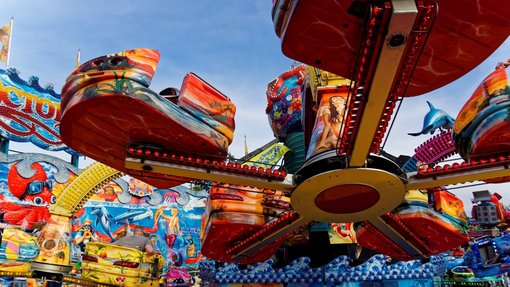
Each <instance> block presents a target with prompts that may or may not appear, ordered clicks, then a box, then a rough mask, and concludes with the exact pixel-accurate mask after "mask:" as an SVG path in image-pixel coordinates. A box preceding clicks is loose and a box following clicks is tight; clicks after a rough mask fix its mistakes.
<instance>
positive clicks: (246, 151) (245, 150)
mask: <svg viewBox="0 0 510 287" xmlns="http://www.w3.org/2000/svg"><path fill="white" fill-rule="evenodd" d="M247 154H249V152H248V144H247V143H246V135H244V155H247Z"/></svg>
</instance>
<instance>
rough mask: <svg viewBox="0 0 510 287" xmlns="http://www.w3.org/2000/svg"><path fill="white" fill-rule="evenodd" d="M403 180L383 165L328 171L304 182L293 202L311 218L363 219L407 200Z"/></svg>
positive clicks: (340, 220) (298, 188)
mask: <svg viewBox="0 0 510 287" xmlns="http://www.w3.org/2000/svg"><path fill="white" fill-rule="evenodd" d="M402 180H403V179H402V178H399V177H398V176H396V175H394V174H392V173H390V172H387V171H384V170H380V169H371V168H349V169H339V170H332V171H327V172H323V173H321V174H318V175H315V176H312V177H310V178H308V179H307V180H305V181H303V182H302V183H300V184H299V186H298V187H297V188H296V189H295V190H294V192H293V193H292V197H291V204H292V207H293V208H294V209H295V210H296V211H297V212H298V213H299V214H300V215H302V216H303V217H304V218H307V219H311V220H317V221H326V222H355V221H363V220H367V219H370V218H375V217H377V216H380V215H382V214H385V213H386V212H388V211H391V210H393V209H394V208H395V207H397V206H398V205H399V204H400V203H401V202H402V201H403V200H404V196H405V193H406V189H405V186H404V183H403V181H402Z"/></svg>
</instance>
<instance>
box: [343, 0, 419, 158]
mask: <svg viewBox="0 0 510 287" xmlns="http://www.w3.org/2000/svg"><path fill="white" fill-rule="evenodd" d="M392 7H393V14H392V15H391V19H390V24H389V27H388V34H387V35H386V43H385V44H384V46H383V47H382V49H381V53H380V55H379V60H378V62H377V67H376V69H375V73H374V78H373V80H372V84H371V86H370V87H365V88H369V94H368V98H367V102H366V104H365V108H364V110H363V115H362V118H361V123H360V127H359V130H358V132H357V134H356V137H355V139H354V147H353V151H352V154H351V157H350V162H349V167H362V166H364V165H365V160H366V157H367V155H368V153H369V150H370V146H371V144H372V140H373V138H374V135H375V132H376V130H377V127H378V125H379V120H380V118H381V115H382V113H383V111H384V107H385V106H386V101H387V100H388V96H389V93H390V91H391V88H392V86H393V83H394V82H395V80H396V79H395V77H396V76H397V72H398V69H399V67H400V62H401V60H402V58H403V56H404V50H405V47H406V45H405V41H404V42H403V43H401V45H396V44H398V42H392V41H391V40H393V39H396V38H395V37H399V38H400V39H404V40H405V39H406V38H407V36H408V35H409V34H410V33H411V30H412V28H413V25H414V22H415V20H416V16H417V13H418V8H417V7H416V4H415V2H414V0H393V1H392ZM401 37H404V38H401Z"/></svg>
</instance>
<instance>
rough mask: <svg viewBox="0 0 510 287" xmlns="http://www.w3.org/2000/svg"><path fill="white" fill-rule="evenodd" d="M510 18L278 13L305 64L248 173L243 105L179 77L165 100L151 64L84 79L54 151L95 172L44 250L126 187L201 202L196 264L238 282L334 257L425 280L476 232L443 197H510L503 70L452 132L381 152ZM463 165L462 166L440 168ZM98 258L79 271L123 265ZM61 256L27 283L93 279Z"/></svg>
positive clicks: (440, 129)
mask: <svg viewBox="0 0 510 287" xmlns="http://www.w3.org/2000/svg"><path fill="white" fill-rule="evenodd" d="M505 12H510V6H508V5H505V4H504V3H502V1H496V0H486V1H481V2H480V1H465V2H464V3H463V7H462V13H459V12H458V7H457V4H456V3H454V1H446V0H436V1H428V0H423V1H414V0H392V1H385V0H381V1H376V0H371V1H368V0H366V1H363V0H351V1H344V2H341V1H333V0H324V1H320V2H318V1H312V0H276V1H273V10H272V18H273V22H274V29H275V33H276V35H277V36H278V37H279V38H280V39H281V47H282V51H283V53H284V54H285V55H286V56H287V57H289V58H291V59H294V60H296V61H299V62H300V63H303V64H300V65H297V66H294V67H292V68H291V69H290V70H289V71H287V72H284V73H283V74H281V75H280V76H278V77H277V78H276V79H275V80H274V81H272V82H270V83H269V85H268V89H267V102H268V105H267V109H266V114H267V115H268V117H269V121H270V124H271V128H272V130H273V132H274V135H275V138H276V139H275V141H273V142H271V143H268V145H266V146H264V147H262V148H260V149H259V150H257V152H254V153H251V154H249V155H247V156H245V157H243V158H242V159H235V158H233V157H231V156H229V154H228V147H229V145H230V144H231V143H232V140H233V132H234V128H235V123H234V118H235V112H236V107H235V104H234V102H235V99H232V100H231V99H230V98H228V97H227V96H226V95H224V94H223V93H222V92H221V91H219V90H217V89H216V88H214V87H213V86H212V85H210V84H209V83H207V82H206V81H205V80H204V79H202V78H200V77H199V76H198V75H196V74H194V73H189V74H187V75H186V76H185V77H184V79H183V83H182V86H181V88H180V89H175V88H170V89H165V90H163V91H162V92H160V93H156V92H154V91H152V90H151V89H150V88H149V85H150V83H151V80H152V77H153V75H154V73H155V69H156V66H157V64H158V61H159V57H160V54H159V52H158V51H156V50H153V49H148V48H143V49H142V48H138V49H132V50H126V51H123V52H119V53H116V54H109V55H105V56H102V57H98V58H94V59H91V60H89V61H86V62H85V63H83V64H82V65H80V66H78V67H77V68H76V69H75V70H74V71H73V72H72V73H71V74H70V75H69V76H68V78H67V80H66V82H65V85H64V87H63V89H62V96H61V103H60V104H61V106H60V109H61V119H60V136H61V139H62V141H63V142H64V143H65V145H66V146H68V147H69V148H71V149H73V150H74V151H76V152H78V153H80V154H82V155H85V156H87V157H90V158H92V159H94V160H96V161H97V162H98V163H95V164H93V165H92V166H90V167H88V168H86V169H85V170H83V171H81V172H80V173H79V174H78V175H77V177H76V179H74V180H73V181H71V182H70V183H69V184H67V185H66V186H65V188H64V189H63V191H62V192H61V193H60V195H59V196H58V197H57V198H56V199H55V200H54V202H52V204H51V205H50V208H49V213H50V215H48V216H49V219H48V220H47V224H46V225H45V226H44V227H43V228H42V231H41V236H40V237H39V239H38V242H39V243H40V244H39V245H40V246H43V247H44V246H45V244H46V243H47V242H48V240H49V239H51V238H54V237H55V236H60V238H63V237H65V236H64V235H63V233H65V232H67V233H69V229H70V227H69V226H68V225H69V224H70V219H71V218H72V217H74V216H75V215H76V214H77V213H78V212H79V210H80V208H81V207H82V206H83V205H84V204H85V202H86V201H87V200H88V198H89V197H91V196H92V195H93V194H94V192H95V191H97V189H98V188H101V187H102V186H104V185H105V184H107V183H108V182H111V181H112V180H114V179H117V178H120V177H121V176H123V175H124V174H127V175H129V176H131V177H133V178H135V179H137V180H141V181H143V182H145V183H147V184H149V185H151V186H154V187H156V188H161V189H164V188H172V187H175V186H178V185H181V184H182V183H185V182H191V181H193V182H200V183H202V184H208V187H209V195H208V199H207V201H206V210H205V212H204V215H203V218H202V226H201V231H200V232H201V234H200V240H201V253H202V254H203V255H204V256H205V257H206V258H208V259H211V260H215V261H217V262H225V263H236V264H239V265H242V266H244V265H252V264H257V263H260V262H265V261H267V260H270V259H271V260H276V262H277V263H278V264H279V265H281V266H285V265H287V264H289V263H290V261H292V260H294V259H296V258H297V257H300V256H308V257H310V258H311V262H310V266H315V267H316V266H323V265H325V264H327V263H328V262H330V261H331V260H333V259H335V258H336V257H338V256H339V255H349V256H350V257H351V259H352V260H358V261H359V262H360V263H362V262H363V261H364V260H366V259H367V258H364V256H367V254H368V255H370V256H372V255H374V254H382V255H385V256H388V258H391V259H392V260H395V261H410V260H418V261H419V262H423V263H425V262H427V261H428V260H430V258H431V257H433V256H435V255H438V254H441V253H443V252H447V251H450V250H452V249H455V248H457V247H459V246H465V245H467V244H468V243H469V242H470V240H471V239H472V238H470V235H469V234H468V232H467V230H468V222H467V216H466V214H465V213H464V210H463V205H462V202H461V201H460V199H458V198H456V197H455V196H454V195H453V194H451V193H450V192H448V190H447V186H449V185H454V184H462V183H466V182H472V181H484V182H487V183H503V182H507V181H508V180H509V179H510V169H509V163H510V155H509V152H510V149H509V147H508V144H507V142H508V138H509V137H508V134H510V132H509V128H510V127H509V122H508V115H509V110H508V105H509V104H508V103H509V97H510V88H509V83H508V77H507V74H506V68H507V66H508V63H505V62H504V61H503V62H502V63H501V64H500V65H498V66H497V67H496V69H495V70H494V71H493V72H492V73H491V74H490V75H489V76H488V77H486V78H485V79H483V80H481V83H480V85H479V86H478V88H477V90H476V91H475V92H474V93H473V96H472V97H471V98H470V99H469V100H468V102H467V103H466V104H465V105H464V107H463V108H462V109H461V110H460V111H459V114H458V116H457V117H456V119H453V118H452V117H450V116H449V115H447V114H446V113H444V112H443V111H442V110H440V109H437V108H435V107H434V106H433V105H432V104H431V103H429V107H430V112H429V113H428V114H427V115H426V117H425V122H424V127H423V130H422V131H421V132H420V133H418V134H428V133H431V134H433V133H435V135H434V136H433V137H431V138H430V139H429V140H427V141H426V142H424V143H423V144H422V145H420V146H418V147H417V148H416V150H415V151H416V153H415V154H414V155H412V156H409V157H407V158H404V159H402V158H401V157H396V156H394V155H391V154H388V153H386V152H385V151H384V150H383V149H382V143H383V141H384V139H385V137H386V136H387V132H389V130H390V129H391V123H392V120H393V119H392V117H394V114H395V112H396V109H398V106H399V103H400V102H401V100H402V99H403V98H405V97H414V96H419V95H422V94H424V93H427V92H430V91H433V90H435V89H437V88H440V87H442V86H444V85H446V84H448V83H450V82H452V81H454V80H456V79H458V78H459V77H461V76H463V75H464V74H465V73H466V72H468V71H470V70H472V69H473V68H474V67H475V66H477V65H478V64H480V63H481V62H482V61H483V60H484V59H486V58H487V57H488V56H489V55H490V54H491V53H492V52H493V51H494V50H495V49H496V48H498V47H499V46H500V45H501V43H502V42H503V41H504V40H506V39H507V37H508V36H509V34H510V20H508V19H506V18H505V17H502V16H501V15H506V14H507V13H505ZM397 120H398V119H397ZM277 142H280V143H282V144H280V145H278V146H276V145H275V144H276V143H277ZM274 147H277V149H271V153H268V152H267V151H268V150H269V148H274ZM285 147H288V148H290V150H291V151H287V153H285V151H282V149H286V148H285ZM288 148H287V149H288ZM275 150H276V151H275ZM264 151H266V154H264ZM273 152H274V155H273V154H272V153H273ZM455 154H458V155H460V157H461V159H460V160H458V161H456V162H454V163H443V162H442V161H443V160H445V159H447V158H449V157H452V156H453V155H455ZM281 157H283V163H282V164H281V165H278V163H279V162H280V161H279V159H280V158H281ZM475 197H476V198H475V199H476V200H477V205H476V207H475V209H474V210H475V213H476V212H478V213H477V214H475V215H476V216H474V217H475V218H476V220H478V221H479V222H486V226H488V227H490V228H492V227H494V226H496V225H498V224H499V223H504V222H507V220H508V219H510V216H508V214H506V212H507V211H506V210H505V208H504V207H503V206H499V205H498V204H499V203H498V201H497V200H496V201H494V197H492V194H490V193H489V192H486V193H479V194H477V196H475ZM499 199H501V197H500V198H499ZM154 200H155V199H154ZM484 208H485V209H484ZM489 209H490V210H491V211H492V210H493V209H494V210H497V212H498V216H496V219H494V218H492V219H491V218H490V216H488V215H487V213H484V212H485V211H486V210H489ZM484 210H485V211H484ZM165 216H167V215H165ZM168 218H169V219H168V220H169V221H168V222H169V224H170V222H171V220H172V219H171V218H170V216H168ZM482 225H483V224H482ZM324 226H326V229H328V228H330V226H331V227H333V228H334V229H336V230H337V231H338V232H343V233H345V234H347V235H346V236H347V237H349V236H351V237H350V240H351V241H350V243H352V244H349V246H348V247H347V248H344V247H345V246H344V247H342V248H339V247H338V246H334V245H333V244H329V241H328V243H327V244H325V245H322V243H324V241H320V240H319V241H317V240H318V239H317V236H318V235H317V234H321V232H323V231H324ZM321 228H322V229H321ZM65 230H67V231H65ZM50 231H52V232H50ZM172 232H174V231H172ZM179 232H180V231H178V230H175V233H176V234H178V233H179ZM55 233H57V234H55ZM354 233H355V238H353V237H352V236H354V235H353V234H354ZM48 236H49V237H51V238H48ZM170 237H171V238H172V237H175V235H174V234H172V236H170ZM501 238H505V237H501ZM61 240H63V241H65V240H67V239H61ZM169 240H173V238H172V239H169ZM328 240H329V239H328ZM500 241H502V242H503V243H506V242H507V241H506V238H505V239H504V240H503V239H501V240H500ZM480 242H481V241H480ZM480 242H479V243H480ZM503 243H500V245H501V244H503ZM480 244H481V243H480ZM486 245H487V244H486ZM489 245H490V244H489ZM52 246H53V245H52ZM101 246H102V245H101V244H99V245H98V243H88V244H87V247H86V248H87V249H86V250H87V253H86V254H85V255H84V257H83V263H82V267H83V268H85V269H86V268H89V271H90V270H93V268H101V265H100V263H101V259H98V258H99V257H101V258H103V257H107V258H110V257H112V256H114V254H113V253H114V252H110V251H108V254H106V253H105V254H103V255H104V256H102V254H101V252H100V251H99V249H101V248H102V247H101ZM473 246H475V245H473ZM476 246H478V245H476ZM480 246H482V245H480ZM46 247H48V248H50V247H49V246H46ZM67 248H70V247H69V246H68V247H67ZM483 248H486V247H483V246H482V247H480V248H479V249H475V248H473V250H472V252H482V251H480V250H488V249H483ZM50 249H51V248H50ZM108 250H109V249H108ZM477 250H478V251H477ZM66 252H69V251H66ZM105 252H106V251H105ZM116 252H117V251H116ZM125 252H126V254H127V253H129V252H130V251H125ZM499 252H500V254H501V255H504V254H506V253H505V252H506V251H504V249H501V250H500V251H499ZM45 256H46V257H45ZM53 256H57V255H56V254H54V253H51V252H49V253H46V255H44V254H43V253H40V254H39V256H38V257H37V258H35V259H34V261H33V262H32V264H31V267H30V268H31V269H30V271H27V272H30V275H31V276H41V274H43V276H48V277H50V278H53V279H54V280H55V281H62V280H64V281H65V280H68V281H69V282H73V281H72V280H75V281H76V282H77V283H80V282H82V283H83V282H85V281H79V280H85V279H88V280H90V281H94V280H93V279H94V278H92V277H88V278H87V277H86V276H87V275H86V272H84V273H83V274H82V276H83V278H82V279H74V278H71V277H69V276H68V275H67V274H68V273H69V272H70V270H71V269H70V265H69V263H65V262H58V261H55V260H52V259H51V258H53ZM98 256H99V257H98ZM137 256H141V257H143V259H141V260H142V261H140V264H146V267H147V270H146V273H147V274H148V275H147V274H146V275H147V276H149V277H150V279H146V281H143V282H144V284H146V285H144V286H156V284H158V281H159V280H158V279H156V277H157V276H161V274H160V273H161V269H162V261H163V258H162V257H161V256H159V255H158V256H155V257H144V255H143V254H138V255H137ZM475 257H476V256H475ZM475 257H472V258H475ZM49 258H50V259H49ZM67 258H69V256H67ZM486 259H487V258H486ZM119 260H120V259H119ZM468 261H469V260H468ZM471 263H472V265H473V266H474V265H476V264H478V263H477V262H476V260H475V259H473V260H472V261H471ZM485 263H486V262H484V264H485ZM94 264H97V265H94ZM126 264H127V263H126ZM482 265H483V264H482ZM137 266H138V265H137ZM477 266H478V265H477ZM484 266H485V265H484ZM480 268H481V267H480ZM498 268H500V269H498V270H497V272H503V271H504V270H503V269H501V268H502V267H501V266H499V267H498ZM455 270H460V269H459V268H457V269H455ZM480 270H481V269H480ZM484 270H485V269H484ZM502 270H503V271H502ZM114 271H115V270H114ZM114 271H112V272H114ZM459 272H460V271H458V273H459ZM34 273H38V274H39V275H37V274H36V275H34ZM89 273H93V272H92V271H90V272H89ZM158 273H159V274H158ZM52 274H53V275H52ZM54 274H56V275H54ZM144 276H145V275H144ZM69 278H71V279H69ZM96 279H97V278H96ZM136 282H137V283H136V284H139V282H138V281H136ZM83 284H92V285H93V284H106V285H108V284H111V282H110V283H109V282H101V281H100V282H99V283H97V282H96V283H91V282H89V283H83ZM133 284H135V283H133ZM126 286H127V285H126Z"/></svg>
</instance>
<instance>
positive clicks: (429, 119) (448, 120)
mask: <svg viewBox="0 0 510 287" xmlns="http://www.w3.org/2000/svg"><path fill="white" fill-rule="evenodd" d="M427 104H428V105H429V108H430V111H429V112H428V113H427V114H426V115H425V118H424V119H423V128H422V130H421V132H417V133H408V135H410V136H419V135H425V134H428V133H430V134H433V133H434V132H435V131H436V130H437V129H439V130H440V131H442V130H443V129H451V128H452V127H453V123H454V122H455V119H454V118H452V117H451V116H450V115H448V114H447V113H446V112H445V111H443V110H440V109H436V108H435V107H434V105H432V104H431V103H430V102H429V101H427Z"/></svg>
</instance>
